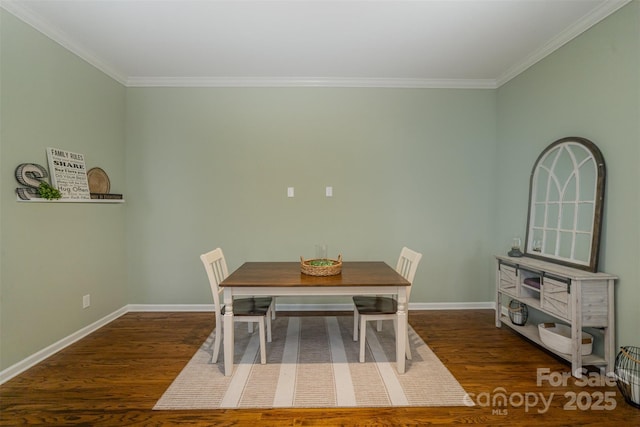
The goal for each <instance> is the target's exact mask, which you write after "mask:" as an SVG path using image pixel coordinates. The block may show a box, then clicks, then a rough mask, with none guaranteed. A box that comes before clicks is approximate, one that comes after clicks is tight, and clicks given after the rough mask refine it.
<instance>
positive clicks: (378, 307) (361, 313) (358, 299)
mask: <svg viewBox="0 0 640 427" xmlns="http://www.w3.org/2000/svg"><path fill="white" fill-rule="evenodd" d="M421 258H422V254H421V253H418V252H415V251H413V250H411V249H409V248H407V247H404V248H402V251H400V258H398V263H397V265H396V271H397V272H398V273H400V275H401V276H402V277H404V278H405V279H406V280H407V281H408V282H409V283H410V284H413V278H414V277H415V275H416V270H417V268H418V264H419V263H420V259H421ZM410 295H411V285H409V286H407V312H408V307H409V296H410ZM353 304H354V305H355V308H354V310H353V340H354V341H358V328H359V329H360V362H364V354H365V351H364V349H365V342H366V338H367V333H366V332H367V322H368V321H371V320H377V321H378V323H377V327H376V330H377V331H378V332H380V331H381V330H382V321H383V320H393V324H394V328H395V325H396V322H397V316H396V313H397V312H398V303H397V301H396V299H395V298H392V297H382V296H354V297H353ZM396 339H405V340H407V345H406V346H405V347H406V356H407V359H411V348H410V346H409V328H408V325H407V330H406V331H405V336H404V337H403V338H400V337H396Z"/></svg>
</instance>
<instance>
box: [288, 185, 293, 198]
mask: <svg viewBox="0 0 640 427" xmlns="http://www.w3.org/2000/svg"><path fill="white" fill-rule="evenodd" d="M287 197H293V187H288V188H287Z"/></svg>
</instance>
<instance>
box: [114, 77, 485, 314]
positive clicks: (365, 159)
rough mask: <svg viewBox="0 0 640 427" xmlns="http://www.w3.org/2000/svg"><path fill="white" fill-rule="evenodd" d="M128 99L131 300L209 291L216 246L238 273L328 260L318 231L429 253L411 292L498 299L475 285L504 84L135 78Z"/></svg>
mask: <svg viewBox="0 0 640 427" xmlns="http://www.w3.org/2000/svg"><path fill="white" fill-rule="evenodd" d="M127 97H128V103H127V108H128V111H127V126H128V133H127V136H128V142H127V155H126V158H127V167H128V169H127V179H128V186H127V226H128V227H129V232H128V233H127V234H128V236H129V242H128V248H129V251H130V254H131V255H130V264H129V278H130V281H131V283H135V286H134V287H133V292H134V295H133V296H132V300H131V302H133V303H203V302H207V301H209V299H210V290H209V288H208V287H207V286H206V283H207V282H206V276H205V274H204V269H203V268H202V265H201V263H200V259H199V255H200V254H201V253H203V252H205V251H208V250H211V249H213V248H215V247H217V246H220V247H222V248H223V250H224V251H225V255H226V257H227V262H228V264H229V267H230V268H231V269H234V268H236V267H237V266H239V265H240V264H241V263H242V262H244V261H247V260H283V261H284V260H288V261H296V260H299V259H300V256H304V257H306V258H309V257H313V256H314V245H315V244H316V243H326V244H327V245H328V246H329V252H330V254H331V255H332V256H337V255H338V253H341V254H342V256H343V258H344V259H345V260H375V259H382V260H385V261H387V262H388V263H390V264H393V265H395V261H396V260H397V257H398V254H399V253H400V249H401V248H402V246H404V245H407V246H409V247H412V248H413V249H415V250H417V251H420V252H422V253H423V255H424V258H423V261H422V263H421V266H420V268H419V269H418V273H417V275H416V279H415V285H416V286H415V287H414V291H413V292H412V301H418V302H460V301H489V300H491V299H492V292H491V288H490V287H488V286H475V285H472V286H469V284H470V283H487V282H489V281H490V280H491V279H490V275H491V264H490V262H489V258H490V255H491V252H490V247H491V244H490V241H491V236H492V233H491V231H490V225H491V215H490V213H491V210H492V205H491V203H490V202H491V200H492V199H493V189H492V185H491V183H492V181H493V168H494V161H495V160H494V157H495V156H494V153H495V92H494V91H491V90H437V89H434V90H406V89H362V88H358V89H328V88H283V89H274V88H255V89H238V88H235V89H220V88H217V89H202V88H198V89H186V88H177V89H159V88H133V89H129V90H128V92H127ZM328 185H330V186H333V191H334V197H332V198H326V197H325V187H326V186H328ZM289 186H292V187H294V188H295V197H294V198H287V197H286V190H287V187H289ZM280 301H281V300H279V302H280ZM282 301H283V302H284V300H282ZM316 301H317V300H316Z"/></svg>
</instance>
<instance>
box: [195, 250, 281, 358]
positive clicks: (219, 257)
mask: <svg viewBox="0 0 640 427" xmlns="http://www.w3.org/2000/svg"><path fill="white" fill-rule="evenodd" d="M200 259H201V260H202V263H203V264H204V268H205V270H206V271H207V277H208V278H209V284H210V285H211V293H212V294H213V303H214V306H215V312H216V313H215V314H216V326H215V333H216V335H215V340H214V343H213V356H212V357H211V363H217V361H218V354H219V353H220V345H221V344H222V340H221V338H222V329H223V327H222V322H223V321H224V320H223V319H224V304H221V303H220V296H221V294H222V291H223V289H221V288H220V286H219V285H220V282H222V281H223V280H224V279H226V278H227V276H228V275H229V270H228V269H227V262H226V261H225V259H224V254H223V253H222V249H220V248H217V249H214V250H212V251H210V252H207V253H206V254H202V255H200ZM272 309H273V299H272V298H271V297H263V298H242V299H234V300H233V320H234V322H249V332H250V333H251V332H253V327H252V325H253V323H254V322H255V323H258V327H259V333H260V363H261V364H263V365H264V364H266V363H267V353H266V344H265V320H266V331H267V341H268V342H271V311H272Z"/></svg>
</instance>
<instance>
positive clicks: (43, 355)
mask: <svg viewBox="0 0 640 427" xmlns="http://www.w3.org/2000/svg"><path fill="white" fill-rule="evenodd" d="M478 309H480V310H481V309H495V302H452V303H409V310H478ZM213 310H214V308H213V304H129V305H126V306H124V307H122V308H120V309H118V310H116V311H114V312H113V313H111V314H109V315H107V316H105V317H103V318H102V319H100V320H97V321H95V322H93V323H92V324H90V325H88V326H85V327H84V328H82V329H80V330H79V331H77V332H74V333H73V334H71V335H69V336H67V337H65V338H63V339H61V340H60V341H57V342H55V343H53V344H51V345H50V346H48V347H45V348H43V349H42V350H40V351H38V352H37V353H34V354H32V355H31V356H29V357H27V358H25V359H23V360H21V361H20V362H18V363H16V364H15V365H12V366H10V367H8V368H7V369H5V370H3V371H0V384H4V383H5V382H7V381H9V380H10V379H11V378H13V377H15V376H17V375H19V374H21V373H22V372H24V371H26V370H27V369H29V368H31V367H33V366H35V365H37V364H38V363H40V362H42V361H43V360H45V359H47V358H48V357H50V356H52V355H54V354H56V353H57V352H59V351H60V350H62V349H64V348H65V347H68V346H70V345H71V344H73V343H74V342H76V341H78V340H81V339H82V338H84V337H86V336H87V335H89V334H90V333H92V332H95V331H97V330H98V329H100V328H102V327H103V326H105V325H107V324H108V323H110V322H112V321H114V320H115V319H117V318H118V317H120V316H122V315H124V314H126V313H129V312H144V311H146V312H170V311H174V312H177V311H183V312H189V311H190V312H203V311H211V312H213ZM351 310H353V305H351V304H348V303H347V304H276V311H351Z"/></svg>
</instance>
